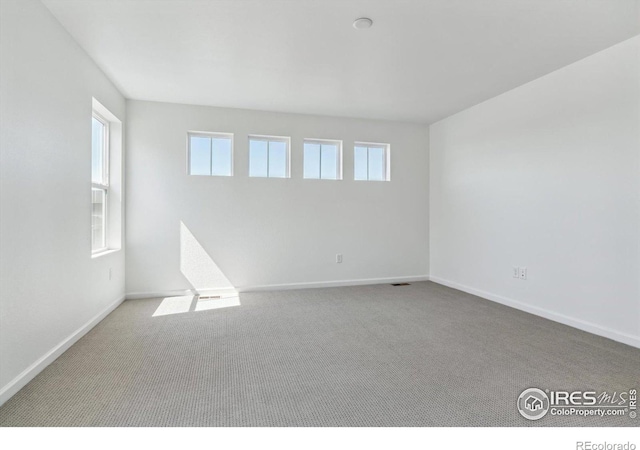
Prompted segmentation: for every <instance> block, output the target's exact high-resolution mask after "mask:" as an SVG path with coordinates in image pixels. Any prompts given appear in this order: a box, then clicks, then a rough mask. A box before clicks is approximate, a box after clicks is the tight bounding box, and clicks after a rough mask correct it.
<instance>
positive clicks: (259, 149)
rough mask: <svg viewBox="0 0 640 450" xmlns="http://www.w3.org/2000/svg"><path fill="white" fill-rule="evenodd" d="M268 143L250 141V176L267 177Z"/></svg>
mask: <svg viewBox="0 0 640 450" xmlns="http://www.w3.org/2000/svg"><path fill="white" fill-rule="evenodd" d="M267 175H268V174H267V141H253V140H251V141H249V176H250V177H266V176H267Z"/></svg>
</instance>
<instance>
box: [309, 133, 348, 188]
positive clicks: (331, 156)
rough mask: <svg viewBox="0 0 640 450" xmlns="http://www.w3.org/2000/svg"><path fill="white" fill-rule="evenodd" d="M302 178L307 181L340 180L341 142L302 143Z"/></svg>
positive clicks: (316, 141) (318, 141) (316, 140)
mask: <svg viewBox="0 0 640 450" xmlns="http://www.w3.org/2000/svg"><path fill="white" fill-rule="evenodd" d="M303 150H304V170H303V177H304V178H307V179H320V180H340V179H342V167H341V166H342V164H341V162H342V142H341V141H329V140H321V139H305V141H304V149H303Z"/></svg>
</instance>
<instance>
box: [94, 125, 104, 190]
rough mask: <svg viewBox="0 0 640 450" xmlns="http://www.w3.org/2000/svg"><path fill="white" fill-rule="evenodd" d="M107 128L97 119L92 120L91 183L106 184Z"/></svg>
mask: <svg viewBox="0 0 640 450" xmlns="http://www.w3.org/2000/svg"><path fill="white" fill-rule="evenodd" d="M105 131H106V130H105V126H104V124H103V123H102V122H100V121H99V120H98V119H96V118H95V117H92V118H91V182H92V183H99V184H105V182H106V176H105V175H106V174H105V170H104V169H105V167H104V160H105V157H104V150H105V148H104V138H105Z"/></svg>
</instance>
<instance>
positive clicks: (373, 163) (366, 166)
mask: <svg viewBox="0 0 640 450" xmlns="http://www.w3.org/2000/svg"><path fill="white" fill-rule="evenodd" d="M389 157H390V155H389V144H372V143H367V142H356V144H355V148H354V155H353V164H354V173H353V175H354V179H356V180H369V181H389V179H390V177H389V175H390V174H389V165H390V164H389Z"/></svg>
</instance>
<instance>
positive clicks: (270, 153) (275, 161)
mask: <svg viewBox="0 0 640 450" xmlns="http://www.w3.org/2000/svg"><path fill="white" fill-rule="evenodd" d="M289 141H290V139H289V138H288V137H275V136H249V176H250V177H269V178H289Z"/></svg>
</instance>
